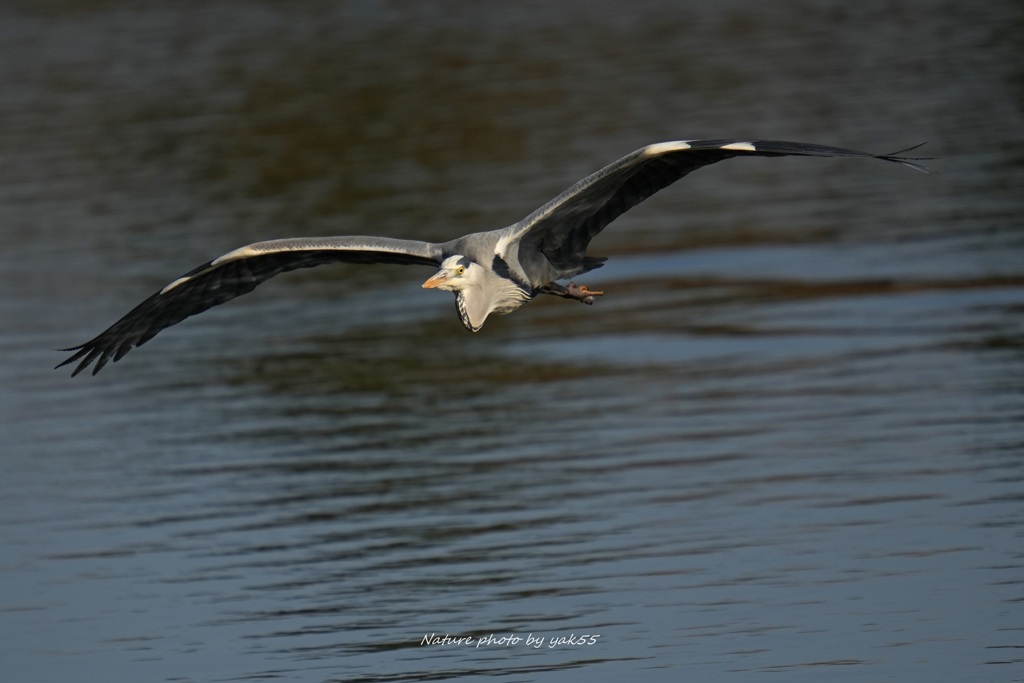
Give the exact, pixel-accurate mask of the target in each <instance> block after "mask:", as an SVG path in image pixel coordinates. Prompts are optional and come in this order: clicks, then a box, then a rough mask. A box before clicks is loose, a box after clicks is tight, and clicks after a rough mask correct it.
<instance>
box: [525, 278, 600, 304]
mask: <svg viewBox="0 0 1024 683" xmlns="http://www.w3.org/2000/svg"><path fill="white" fill-rule="evenodd" d="M539 291H540V293H541V294H551V295H552V296H560V297H562V298H563V299H574V300H576V301H579V302H581V303H584V304H586V305H588V306H590V305H591V304H593V303H594V297H595V296H603V295H604V292H595V291H593V290H591V289H588V288H587V286H586V285H577V284H576V283H575V282H570V283H569V284H568V285H560V284H558V283H557V282H549V283H547V284H546V285H544V286H543V287H541V288H540V290H539Z"/></svg>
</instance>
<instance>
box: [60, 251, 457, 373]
mask: <svg viewBox="0 0 1024 683" xmlns="http://www.w3.org/2000/svg"><path fill="white" fill-rule="evenodd" d="M441 260H442V254H441V248H440V247H439V246H438V245H436V244H431V243H429V242H419V241H414V240H397V239H388V238H384V237H308V238H296V239H282V240H271V241H268V242H257V243H255V244H250V245H248V246H245V247H242V248H240V249H235V250H234V251H231V252H228V253H227V254H224V255H223V256H221V257H219V258H216V259H214V260H212V261H210V262H208V263H204V264H203V265H201V266H199V267H198V268H195V269H193V270H191V271H190V272H188V273H186V274H185V275H183V276H181V277H180V278H178V279H177V280H175V281H174V282H171V283H170V284H168V285H167V286H166V287H164V288H163V289H161V290H160V291H159V292H157V293H155V294H154V295H153V296H151V297H149V298H148V299H146V300H145V301H143V302H142V303H141V304H139V305H138V306H136V307H135V308H133V309H132V310H131V311H130V312H129V313H128V314H127V315H126V316H124V317H123V318H121V319H120V320H118V321H117V322H116V323H114V324H113V325H111V326H110V327H109V328H107V329H106V330H105V331H104V332H102V333H101V334H100V335H99V336H97V337H95V338H94V339H91V340H89V341H87V342H86V343H84V344H82V345H81V346H74V347H72V348H70V349H64V350H65V351H75V353H74V354H73V355H72V356H71V357H70V358H68V359H67V360H65V361H64V362H63V363H61V364H60V365H58V366H57V367H58V368H59V367H61V366H63V365H68V364H69V363H74V362H75V361H79V359H81V360H80V362H79V363H78V366H77V367H76V368H75V371H74V372H73V373H71V376H72V377H74V376H75V375H77V374H78V373H80V372H81V371H82V370H84V369H86V368H87V367H89V365H91V364H92V363H93V362H94V361H95V363H96V365H95V367H93V369H92V374H94V375H95V374H96V373H97V372H99V371H100V370H101V369H102V368H103V366H104V365H106V364H107V362H109V361H111V360H113V361H117V360H120V358H121V357H122V356H124V354H126V353H128V352H129V351H130V350H132V348H134V347H136V346H140V345H142V344H145V343H146V342H147V341H149V340H150V339H152V338H153V337H154V336H155V335H156V334H157V333H158V332H160V330H162V329H164V328H166V327H170V326H171V325H175V324H177V323H179V322H181V321H182V320H184V319H185V318H187V317H189V316H192V315H195V314H197V313H202V312H203V311H205V310H206V309H208V308H212V307H213V306H216V305H218V304H222V303H224V302H225V301H230V300H231V299H234V298H235V297H237V296H241V295H242V294H246V293H248V292H251V291H252V290H253V289H255V288H256V285H258V284H260V283H261V282H263V281H265V280H269V279H270V278H272V277H274V276H275V275H278V274H279V273H283V272H286V271H289V270H295V269H297V268H309V267H312V266H319V265H322V264H325V263H397V264H420V265H431V266H437V265H440V263H441Z"/></svg>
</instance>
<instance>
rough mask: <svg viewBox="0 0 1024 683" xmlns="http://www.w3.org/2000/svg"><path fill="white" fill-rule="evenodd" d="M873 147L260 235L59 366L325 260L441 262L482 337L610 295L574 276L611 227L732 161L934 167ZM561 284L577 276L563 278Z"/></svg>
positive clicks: (701, 157) (742, 152)
mask: <svg viewBox="0 0 1024 683" xmlns="http://www.w3.org/2000/svg"><path fill="white" fill-rule="evenodd" d="M919 146H920V145H917V146H915V147H910V148H908V149H904V150H900V151H899V152H894V153H892V154H869V153H867V152H858V151H856V150H852V149H843V148H841V147H826V146H822V145H811V144H805V143H799V142H781V141H768V140H678V141H674V142H659V143H656V144H653V145H647V146H646V147H643V148H641V149H638V150H636V151H635V152H633V153H631V154H628V155H626V156H624V157H622V158H621V159H619V160H618V161H615V162H613V163H612V164H610V165H608V166H606V167H604V168H603V169H601V170H600V171H598V172H597V173H594V174H593V175H590V176H587V177H586V178H584V179H583V180H581V181H579V182H578V183H576V184H575V185H573V186H572V187H570V188H569V189H567V190H566V191H565V192H563V193H562V194H560V195H558V196H557V197H555V198H554V199H552V200H551V201H549V202H548V203H547V204H545V205H543V206H542V207H540V208H539V209H537V210H536V211H534V212H533V213H531V214H530V215H529V216H527V217H526V218H524V219H523V220H521V221H519V222H518V223H514V224H512V225H510V226H508V227H506V228H501V229H499V230H491V231H488V232H476V233H472V234H469V235H465V236H463V237H459V238H457V239H454V240H451V241H450V242H440V243H434V242H420V241H417V240H404V239H393V238H389V237H356V236H338V237H296V238H289V239H276V240H269V241H266V242H256V243H255V244H250V245H248V246H244V247H241V248H239V249H235V250H234V251H229V252H228V253H226V254H224V255H223V256H219V257H217V258H215V259H213V260H212V261H209V262H207V263H204V264H203V265H201V266H199V267H198V268H195V269H193V270H191V271H189V272H188V273H185V274H184V275H182V276H181V277H179V278H178V279H176V280H174V281H173V282H171V283H169V284H168V285H167V286H165V287H164V288H163V289H161V290H160V291H158V292H156V293H155V294H153V295H152V296H151V297H149V298H148V299H146V300H145V301H143V302H142V303H141V304H139V305H138V306H136V307H135V308H133V309H132V310H131V311H129V312H128V314H127V315H125V316H124V317H123V318H121V319H120V320H118V321H117V322H116V323H114V324H113V325H111V326H110V327H109V328H107V329H106V330H105V331H103V332H101V333H100V334H99V335H98V336H97V337H95V338H93V339H91V340H89V341H87V342H85V343H84V344H82V345H81V346H75V347H72V348H69V349H64V350H65V351H74V352H75V353H74V354H73V355H72V356H71V357H70V358H68V359H67V360H65V361H64V362H63V363H61V364H60V365H58V366H57V367H58V368H59V367H61V366H64V365H67V364H69V363H74V362H75V361H78V365H77V366H76V367H75V370H74V372H72V373H71V374H72V377H73V376H75V375H77V374H78V373H80V372H81V371H82V370H84V369H86V368H88V367H89V366H90V365H92V364H93V363H95V365H94V366H93V369H92V374H94V375H95V374H96V373H97V372H99V371H100V370H101V369H102V368H103V366H105V365H106V364H107V363H108V362H109V361H111V360H113V361H115V362H116V361H118V360H120V359H121V358H122V357H123V356H124V355H125V354H126V353H128V352H129V351H130V350H131V349H132V348H134V347H136V346H141V345H142V344H145V343H146V342H147V341H149V340H150V339H152V338H153V337H154V336H155V335H156V334H157V333H158V332H160V331H161V330H163V329H164V328H167V327H170V326H171V325H175V324H177V323H179V322H181V321H182V320H184V319H185V318H188V317H189V316H192V315H195V314H197V313H202V312H203V311H205V310H207V309H208V308H212V307H213V306H216V305H218V304H222V303H224V302H225V301H229V300H231V299H234V298H235V297H237V296H240V295H242V294H245V293H247V292H251V291H252V290H253V289H254V288H255V287H256V285H258V284H260V283H261V282H263V281H264V280H269V279H270V278H272V277H274V276H275V275H277V274H278V273H283V272H286V271H289V270H295V269H297V268H309V267H311V266H319V265H322V264H325V263H395V264H402V265H421V266H432V267H434V268H438V269H439V270H437V272H436V273H434V274H433V275H432V276H430V278H428V279H427V281H426V282H424V283H423V287H425V288H427V289H441V290H445V291H448V292H454V294H455V305H456V310H457V311H458V314H459V319H460V320H461V321H462V324H463V325H464V326H465V327H466V329H468V330H470V331H472V332H476V331H477V330H479V329H480V328H481V327H483V324H484V321H485V320H487V316H489V315H491V314H492V313H495V314H506V313H511V312H512V311H514V310H516V309H517V308H519V307H520V306H522V305H523V304H525V303H526V302H527V301H530V300H531V299H533V298H534V297H536V296H537V295H539V294H550V295H553V296H558V297H562V298H565V299H570V300H576V301H580V302H582V303H584V304H592V303H593V302H594V297H597V296H600V295H602V294H603V292H599V291H592V290H589V289H587V287H586V286H583V285H576V284H575V282H573V281H572V280H571V279H572V278H575V277H576V276H578V275H582V274H583V273H586V272H589V271H591V270H594V269H595V268H599V267H600V266H601V265H602V264H603V263H604V261H605V259H604V258H600V257H594V256H588V255H587V247H588V246H589V244H590V240H592V239H593V238H594V237H595V236H596V235H597V234H598V233H599V232H601V231H602V230H603V229H604V228H605V226H607V225H608V224H609V223H611V222H612V221H613V220H615V219H616V218H617V217H619V216H620V215H621V214H622V213H623V212H625V211H627V210H628V209H630V208H632V207H634V206H636V205H637V204H639V203H640V202H642V201H643V200H645V199H647V198H648V197H650V196H651V195H653V194H654V193H655V192H657V191H659V190H661V189H663V188H665V187H668V186H669V185H671V184H672V183H674V182H675V181H677V180H679V179H680V178H682V177H683V176H685V175H686V174H688V173H690V172H691V171H695V170H697V169H698V168H701V167H702V166H707V165H708V164H713V163H716V162H718V161H723V160H725V159H731V158H733V157H747V156H765V157H774V156H788V155H798V156H814V157H857V158H867V159H881V160H883V161H891V162H895V163H900V164H903V165H905V166H909V167H911V168H914V169H917V170H920V171H925V172H927V171H926V169H925V168H924V167H922V166H921V165H919V164H917V163H915V162H917V161H921V160H922V158H920V157H907V156H903V154H904V153H906V152H909V151H910V150H913V149H916V147H919ZM559 280H569V282H568V284H565V285H563V284H561V283H560V282H559Z"/></svg>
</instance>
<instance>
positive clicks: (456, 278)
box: [423, 256, 483, 292]
mask: <svg viewBox="0 0 1024 683" xmlns="http://www.w3.org/2000/svg"><path fill="white" fill-rule="evenodd" d="M482 270H483V269H482V268H481V267H480V266H479V265H477V264H476V263H474V262H473V261H471V260H470V259H468V258H466V257H465V256H449V257H448V258H446V259H445V260H444V261H442V262H441V270H439V271H437V272H436V273H434V274H433V275H431V276H430V278H429V279H428V280H427V281H426V282H424V283H423V288H424V289H443V290H445V291H446V292H463V291H465V290H466V289H468V288H469V287H472V286H473V285H474V284H480V279H481V277H482V275H483V273H482Z"/></svg>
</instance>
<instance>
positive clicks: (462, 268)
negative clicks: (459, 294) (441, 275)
mask: <svg viewBox="0 0 1024 683" xmlns="http://www.w3.org/2000/svg"><path fill="white" fill-rule="evenodd" d="M455 274H456V275H465V274H466V266H459V267H458V268H456V269H455Z"/></svg>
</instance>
